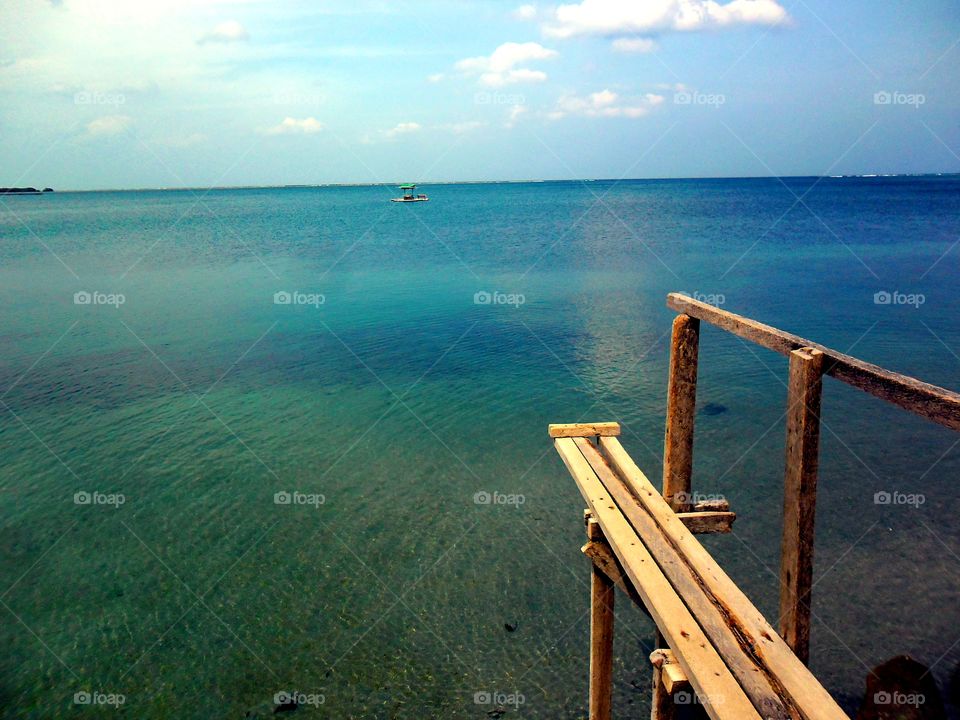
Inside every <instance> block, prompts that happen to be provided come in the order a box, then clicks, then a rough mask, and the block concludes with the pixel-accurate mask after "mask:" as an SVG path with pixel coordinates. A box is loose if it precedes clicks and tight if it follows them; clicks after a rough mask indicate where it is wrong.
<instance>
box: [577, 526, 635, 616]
mask: <svg viewBox="0 0 960 720" xmlns="http://www.w3.org/2000/svg"><path fill="white" fill-rule="evenodd" d="M580 552H582V553H583V554H584V555H586V556H587V557H588V558H590V560H591V561H592V562H593V564H594V565H595V566H596V567H598V568H600V570H602V571H603V573H604V574H605V575H606V576H607V577H608V578H610V580H611V581H613V584H614V585H616V586H617V587H618V588H620V590H622V591H623V592H624V593H625V594H626V595H627V597H629V598H630V599H631V600H632V601H633V602H635V603H636V604H637V606H638V607H639V608H640V609H641V610H643V612H644V613H646V614H647V615H649V614H650V613H649V611H648V610H647V608H646V606H645V605H644V604H643V600H642V599H641V598H640V596H639V595H637V591H636V590H634V589H633V585H631V584H630V580H629V579H627V575H626V573H625V572H624V571H623V568H622V567H621V566H620V561H619V560H617V556H616V555H614V554H613V550H611V549H610V546H609V545H608V544H607V543H606V542H605V541H595V540H591V541H590V542H588V543H587V544H586V545H584V546H583V547H582V548H580Z"/></svg>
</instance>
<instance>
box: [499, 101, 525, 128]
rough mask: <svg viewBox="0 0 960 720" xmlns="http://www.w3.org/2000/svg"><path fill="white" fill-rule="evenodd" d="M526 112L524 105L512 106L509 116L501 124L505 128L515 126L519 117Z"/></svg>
mask: <svg viewBox="0 0 960 720" xmlns="http://www.w3.org/2000/svg"><path fill="white" fill-rule="evenodd" d="M525 112H527V108H526V106H524V105H514V106H513V107H512V108H510V114H509V115H508V116H507V121H506V122H505V123H504V124H503V126H504V127H506V128H512V127H513V126H514V125H516V124H517V120H519V119H520V116H521V115H523V114H524V113H525Z"/></svg>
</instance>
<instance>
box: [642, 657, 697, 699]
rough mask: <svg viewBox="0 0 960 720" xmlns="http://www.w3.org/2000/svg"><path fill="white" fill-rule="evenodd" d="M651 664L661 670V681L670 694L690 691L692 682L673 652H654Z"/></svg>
mask: <svg viewBox="0 0 960 720" xmlns="http://www.w3.org/2000/svg"><path fill="white" fill-rule="evenodd" d="M650 662H651V663H653V666H654V667H657V668H660V671H661V672H660V680H661V682H662V683H663V686H664V688H665V689H666V691H667V692H668V693H671V694H673V693H675V692H680V691H681V690H689V689H690V680H688V679H687V676H686V675H685V674H684V672H683V668H681V667H680V664H679V663H678V662H677V658H676V656H675V655H674V654H673V650H671V649H670V648H663V649H660V650H654V651H653V652H652V653H650Z"/></svg>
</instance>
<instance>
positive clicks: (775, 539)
mask: <svg viewBox="0 0 960 720" xmlns="http://www.w3.org/2000/svg"><path fill="white" fill-rule="evenodd" d="M427 192H428V193H429V194H430V196H431V202H429V203H420V204H415V205H397V204H392V203H389V202H387V199H388V198H389V197H390V196H392V195H393V194H394V193H395V191H394V190H393V189H385V188H378V187H372V188H322V189H269V190H214V191H210V192H206V193H205V192H202V191H196V192H191V191H176V192H118V193H83V194H81V193H77V194H71V193H64V194H55V195H52V196H40V197H8V198H4V199H3V200H2V204H0V307H2V308H3V314H2V323H0V336H2V340H3V342H2V344H0V393H2V403H3V404H2V405H0V448H2V453H3V455H2V457H3V461H2V463H0V487H2V493H0V502H2V507H3V531H2V547H3V564H2V571H0V572H2V574H0V585H2V588H0V590H5V592H4V593H3V595H2V598H0V599H2V601H3V605H4V607H3V608H0V612H2V613H4V614H5V620H4V624H3V645H4V647H5V649H6V652H5V653H4V656H3V661H2V662H3V666H2V678H3V679H2V681H0V683H2V684H0V692H2V703H0V705H2V707H3V714H4V717H16V718H41V717H43V718H46V717H73V716H74V714H75V713H76V712H77V710H78V708H77V707H76V706H75V704H74V694H75V693H78V692H91V693H92V692H95V691H96V692H101V693H104V694H108V693H114V694H117V693H120V694H123V695H124V696H125V702H124V704H123V706H122V708H121V710H120V712H124V713H127V714H128V715H130V716H133V717H138V718H139V717H143V718H161V717H184V718H186V717H236V718H241V717H244V716H245V714H248V715H247V716H254V717H255V716H263V717H265V716H268V715H270V714H271V713H272V710H273V698H274V695H275V694H276V693H277V692H280V691H284V690H288V691H289V690H299V691H300V692H302V693H305V694H307V695H313V696H316V697H314V698H313V699H314V700H315V701H316V702H317V703H318V704H317V705H308V706H306V707H303V708H302V709H301V711H300V712H301V714H308V715H316V716H318V717H326V716H329V717H357V718H359V717H383V718H388V717H397V718H403V717H449V718H460V717H463V718H473V717H485V713H486V712H487V711H489V710H491V709H493V708H494V707H495V706H494V705H489V704H484V701H486V700H487V698H486V697H485V696H483V695H482V693H494V692H495V693H502V694H504V695H509V694H511V693H519V694H520V695H522V699H523V703H522V705H520V706H519V713H518V714H519V715H520V716H523V717H543V718H581V717H585V715H586V708H585V697H586V682H587V668H588V642H587V641H588V630H589V628H588V625H589V623H588V616H587V615H586V612H587V609H588V606H587V601H588V595H587V581H588V571H587V566H586V561H585V560H584V559H583V558H582V557H581V555H580V553H579V547H580V545H581V544H582V542H583V529H582V522H581V512H582V508H583V501H582V500H581V499H580V497H579V494H578V492H577V489H576V487H575V485H574V483H573V481H572V480H571V478H570V477H569V475H568V474H567V472H566V470H565V469H564V468H563V466H562V463H561V462H560V460H559V458H557V457H556V454H555V453H554V452H553V450H552V448H551V445H550V442H549V440H548V438H547V436H546V425H547V423H549V422H562V421H568V422H572V421H576V420H618V421H620V422H621V423H622V424H623V426H624V436H623V439H622V440H623V443H624V444H625V446H626V447H627V449H628V450H629V451H630V452H631V453H632V454H633V456H634V458H635V459H636V460H637V462H638V463H639V464H640V465H641V467H643V468H644V469H645V471H646V472H647V474H648V475H649V476H650V477H652V478H656V477H657V476H658V475H659V473H660V470H661V453H662V433H663V415H664V406H665V387H666V376H667V369H666V368H667V353H668V343H667V340H668V336H669V329H670V323H671V320H672V317H673V314H672V313H671V312H670V311H669V310H668V309H667V308H666V307H665V296H666V294H667V292H669V291H674V290H682V291H687V292H690V293H693V292H698V293H702V294H713V295H722V296H723V298H722V299H723V300H724V307H726V308H727V309H730V310H733V311H735V312H740V313H743V314H746V315H749V316H752V317H756V318H758V319H760V320H763V321H765V322H768V323H770V324H774V325H777V326H779V327H783V328H784V329H787V330H790V331H793V332H796V333H798V334H801V335H804V336H806V337H809V338H811V339H813V340H816V341H819V342H822V343H824V344H827V345H831V346H833V347H835V348H837V349H839V350H841V351H849V352H851V353H852V354H855V355H857V356H860V357H863V358H865V359H867V360H870V361H872V362H876V363H878V364H881V365H885V366H887V367H891V368H893V369H896V370H900V371H903V372H907V373H909V374H913V375H917V376H919V377H921V378H923V379H926V380H928V381H931V382H935V383H938V384H941V385H945V386H947V387H952V388H957V387H960V358H958V353H960V312H958V311H960V279H958V272H957V271H958V264H960V247H957V246H955V243H957V241H958V238H960V180H958V179H956V178H914V179H893V178H890V179H882V178H876V179H824V180H822V181H819V182H818V181H816V180H815V179H805V178H799V179H788V180H786V181H784V182H780V181H778V180H713V181H643V182H641V181H630V182H621V183H616V184H614V183H612V182H593V183H587V184H581V183H540V184H518V185H459V186H456V185H450V186H436V187H431V188H428V189H427ZM804 193H807V194H804ZM798 196H799V197H802V198H803V199H802V202H797V197H798ZM884 290H886V291H891V292H892V291H900V292H902V293H922V294H923V295H924V298H925V302H924V303H923V304H922V305H920V306H919V307H914V306H909V305H878V304H875V303H874V294H875V293H877V292H879V291H884ZM284 291H285V292H294V291H297V292H299V293H301V294H302V295H301V297H300V299H301V300H309V299H310V298H307V297H304V296H305V295H306V294H310V293H312V294H318V295H319V294H322V295H323V300H324V302H323V303H322V304H320V303H319V298H314V299H315V300H317V302H316V304H315V305H311V304H306V305H304V304H300V305H297V304H286V305H285V304H275V302H274V294H275V293H277V292H284ZM77 292H91V293H92V292H99V293H103V294H104V295H109V294H114V295H116V294H122V295H123V296H124V302H123V304H121V305H119V306H114V305H102V304H87V305H83V304H79V305H78V304H75V302H74V293H77ZM483 292H490V293H492V292H500V293H503V294H505V295H507V294H522V295H523V300H524V302H523V303H522V304H520V305H516V304H514V305H502V304H495V303H490V304H477V303H476V302H475V294H476V293H483ZM98 297H99V298H100V299H103V298H102V296H98ZM483 297H484V296H481V298H483ZM701 348H702V354H701V382H700V401H701V403H702V404H704V405H705V404H707V403H713V404H714V405H717V406H722V408H719V409H720V410H722V412H719V413H718V414H712V413H702V414H701V416H700V417H699V419H698V423H699V424H698V428H697V438H696V465H695V483H694V485H695V489H696V490H698V491H701V492H704V493H722V494H724V495H726V496H727V497H728V498H729V499H730V502H731V505H732V506H733V509H734V510H736V511H737V512H738V514H739V519H738V520H737V523H736V531H735V533H734V534H733V535H731V536H724V537H718V538H707V539H706V540H705V541H704V542H705V543H706V544H707V545H708V546H709V548H710V549H711V551H712V552H713V553H714V554H715V556H716V557H717V558H718V559H719V560H720V561H721V563H722V564H723V566H724V567H725V568H726V569H727V570H728V572H729V573H730V574H731V575H732V576H733V578H734V579H735V580H736V581H737V582H739V583H740V584H741V586H742V587H743V588H744V589H745V590H746V591H747V593H748V594H749V595H750V597H751V598H752V599H753V600H754V602H755V603H756V604H757V605H758V607H759V608H760V609H761V610H762V611H763V612H764V613H765V614H766V616H767V617H768V619H770V620H771V621H772V622H775V621H776V616H777V613H776V607H777V600H776V593H777V579H776V570H777V563H778V552H779V516H780V511H781V509H780V503H781V497H782V494H781V493H782V491H781V485H782V472H783V471H782V464H783V434H784V426H783V410H784V407H785V405H784V402H785V394H786V390H785V387H784V385H783V381H784V380H785V378H786V361H785V360H784V359H783V358H781V357H780V356H778V355H775V354H773V353H771V352H768V351H766V350H762V349H759V348H757V347H755V346H752V345H747V344H744V343H743V342H741V341H739V340H737V339H735V338H732V337H731V336H728V335H726V334H724V333H722V332H721V331H718V330H715V329H712V328H705V329H704V332H703V338H702V341H701ZM824 422H825V426H826V429H825V430H824V436H823V453H822V472H821V481H820V489H819V496H818V497H819V504H818V515H817V525H818V533H817V545H816V569H815V579H816V586H815V591H814V592H815V601H814V602H815V605H814V613H815V616H816V619H815V621H814V627H813V641H812V662H811V665H812V668H813V670H814V671H815V672H816V673H817V675H818V676H819V677H820V678H821V679H822V680H823V681H824V683H825V684H826V685H827V686H828V688H829V689H830V690H831V691H832V692H833V693H834V695H835V696H836V697H837V698H838V699H839V700H840V701H841V703H842V704H843V705H844V707H845V709H847V710H848V711H851V712H853V711H854V710H855V708H856V706H857V704H858V702H859V699H860V697H861V695H862V692H863V683H864V677H865V675H866V673H867V671H868V669H869V668H870V667H872V666H874V665H876V664H878V663H880V662H883V661H884V660H886V659H888V658H890V657H892V656H894V655H897V654H900V653H909V654H911V655H913V656H914V657H916V658H917V659H919V660H920V661H922V662H924V663H926V664H927V665H930V666H932V667H933V673H934V675H935V676H936V678H937V680H938V682H939V684H940V687H941V689H942V691H943V692H944V693H947V691H948V686H949V684H950V682H951V675H954V683H957V682H958V681H957V680H956V675H955V673H956V668H957V666H958V664H960V644H958V641H960V522H958V521H957V518H958V517H960V499H958V498H960V494H958V492H957V481H958V479H960V446H958V447H954V443H956V441H957V436H956V435H955V433H951V432H950V431H948V430H946V429H943V428H940V427H939V426H936V425H933V424H931V423H929V422H925V421H921V420H919V419H915V418H913V417H911V416H909V415H907V414H906V413H904V412H902V411H899V410H897V409H895V408H890V407H887V406H885V405H884V404H882V403H881V402H880V401H877V400H874V399H872V398H870V397H868V396H866V395H864V394H862V393H860V392H859V391H856V390H853V389H850V388H848V387H846V386H843V385H841V384H840V383H837V382H835V381H833V380H828V381H826V383H825V399H824ZM884 490H886V491H894V490H897V491H900V492H902V493H914V494H915V493H922V495H923V499H924V502H923V504H922V505H920V506H919V507H914V506H909V505H900V506H895V505H877V504H875V503H874V493H876V492H878V491H884ZM293 491H297V492H299V493H302V494H303V496H311V497H313V498H314V499H316V503H314V504H288V505H285V504H277V503H276V502H275V494H276V493H281V492H293ZM81 492H87V493H93V492H98V493H101V494H102V496H97V501H109V500H110V498H108V497H106V496H110V495H117V494H122V495H123V497H124V502H123V504H122V505H120V506H119V507H117V506H115V505H109V504H106V505H105V504H95V503H91V504H77V503H76V502H75V494H76V493H81ZM494 492H497V493H502V494H503V495H512V496H522V499H523V503H522V504H521V505H517V504H512V505H510V504H507V505H497V504H478V503H477V502H476V501H475V496H477V494H478V493H494ZM320 495H322V496H323V500H324V502H323V503H322V504H321V503H320V502H319V500H320V498H319V497H317V496H320ZM481 497H482V496H481ZM301 499H302V498H301ZM507 624H509V625H510V626H511V627H514V626H515V630H514V631H513V632H510V631H508V630H507V629H506V628H505V625H507ZM651 643H652V628H651V626H650V624H649V621H648V620H646V619H645V618H644V616H642V615H641V614H640V613H639V612H637V611H635V610H634V609H633V608H632V607H628V606H627V603H626V602H623V601H621V602H620V604H619V609H618V634H617V646H616V653H617V659H616V665H617V667H616V709H617V712H618V714H619V715H621V716H622V715H625V714H634V715H644V714H646V713H647V712H648V702H649V700H648V698H649V679H650V670H649V663H648V661H647V659H646V656H647V654H648V653H649V650H650V649H651ZM477 693H481V695H480V696H479V697H475V695H476V694H477ZM320 695H322V696H323V701H324V702H323V704H322V705H320V704H319V697H318V696H320ZM501 699H502V700H503V699H504V698H501ZM475 700H480V701H481V702H480V703H479V704H478V703H477V702H475ZM505 700H506V701H507V702H509V700H510V698H505ZM508 707H509V706H508ZM80 709H85V710H87V711H93V712H97V709H96V708H90V707H88V708H80ZM511 709H512V708H511Z"/></svg>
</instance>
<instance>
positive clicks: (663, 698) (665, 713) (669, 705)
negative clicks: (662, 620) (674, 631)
mask: <svg viewBox="0 0 960 720" xmlns="http://www.w3.org/2000/svg"><path fill="white" fill-rule="evenodd" d="M654 646H655V647H658V648H665V647H667V639H666V638H665V637H663V633H661V632H660V630H657V633H656V638H655V640H654ZM661 667H663V666H662V664H657V663H654V665H653V698H652V699H651V701H650V720H673V717H674V713H673V711H674V704H673V698H672V697H671V696H670V693H668V692H667V689H666V688H665V687H664V685H663V678H662V677H661V675H662V670H661V669H660V668H661Z"/></svg>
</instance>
